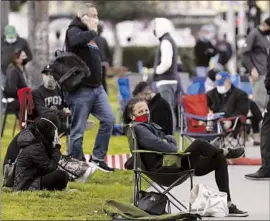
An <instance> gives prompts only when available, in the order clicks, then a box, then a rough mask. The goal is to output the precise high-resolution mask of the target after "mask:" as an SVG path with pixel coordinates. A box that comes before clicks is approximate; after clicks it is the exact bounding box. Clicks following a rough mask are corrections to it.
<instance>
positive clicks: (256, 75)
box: [251, 68, 259, 82]
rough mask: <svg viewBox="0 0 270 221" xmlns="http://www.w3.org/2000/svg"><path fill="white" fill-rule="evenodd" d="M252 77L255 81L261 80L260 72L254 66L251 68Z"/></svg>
mask: <svg viewBox="0 0 270 221" xmlns="http://www.w3.org/2000/svg"><path fill="white" fill-rule="evenodd" d="M251 78H252V81H253V82H255V81H258V80H259V73H258V71H257V69H256V68H252V70H251Z"/></svg>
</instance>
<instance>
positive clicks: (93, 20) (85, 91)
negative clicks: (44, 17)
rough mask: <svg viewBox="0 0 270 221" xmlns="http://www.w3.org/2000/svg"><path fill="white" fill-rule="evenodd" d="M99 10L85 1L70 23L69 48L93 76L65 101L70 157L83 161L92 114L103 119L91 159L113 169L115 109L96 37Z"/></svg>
mask: <svg viewBox="0 0 270 221" xmlns="http://www.w3.org/2000/svg"><path fill="white" fill-rule="evenodd" d="M97 25H98V13H97V9H96V8H95V6H94V5H93V4H90V3H83V4H82V5H81V6H80V8H79V10H78V12H77V16H76V18H75V19H74V20H73V21H72V22H71V23H70V25H69V27H68V30H67V32H66V33H67V35H66V48H67V51H70V52H73V53H75V54H76V55H77V56H79V57H80V58H81V59H82V60H83V61H84V62H85V63H86V64H87V66H88V67H89V69H90V71H91V76H90V77H89V78H87V79H85V80H84V81H83V83H82V85H81V87H80V88H79V89H78V90H77V91H75V92H72V93H67V96H66V102H67V104H68V106H69V107H70V110H71V131H70V145H71V156H72V157H74V158H76V159H79V160H83V155H84V154H83V149H82V144H83V134H84V131H85V125H86V121H87V119H88V117H89V115H90V113H91V114H92V115H93V116H95V117H96V118H97V119H98V120H99V121H100V128H99V131H98V134H97V137H96V141H95V146H94V149H93V154H92V157H91V159H90V160H91V161H92V162H93V163H94V164H96V166H97V167H99V168H100V169H101V170H103V171H105V172H110V171H113V169H112V168H109V167H108V166H107V165H106V163H105V162H104V158H105V156H106V153H107V150H108V145H109V141H110V136H111V133H112V129H113V124H114V116H113V111H112V108H111V106H110V104H109V99H108V96H107V94H106V92H105V90H104V88H103V86H102V66H101V56H100V51H99V48H98V46H97V45H96V43H95V42H94V38H95V37H96V36H97Z"/></svg>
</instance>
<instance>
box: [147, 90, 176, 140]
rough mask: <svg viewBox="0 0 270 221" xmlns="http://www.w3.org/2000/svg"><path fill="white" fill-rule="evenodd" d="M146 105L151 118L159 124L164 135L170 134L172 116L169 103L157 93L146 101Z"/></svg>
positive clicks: (171, 130) (171, 131)
mask: <svg viewBox="0 0 270 221" xmlns="http://www.w3.org/2000/svg"><path fill="white" fill-rule="evenodd" d="M148 107H149V110H150V117H151V120H152V121H153V122H154V123H156V124H157V125H159V126H160V127H161V128H162V129H163V131H164V133H165V134H166V135H172V134H173V125H172V121H173V120H172V119H173V116H172V111H171V107H170V105H169V103H168V102H167V101H166V100H165V99H164V98H163V97H161V95H160V93H158V94H156V96H155V97H153V98H152V99H151V100H150V101H149V102H148Z"/></svg>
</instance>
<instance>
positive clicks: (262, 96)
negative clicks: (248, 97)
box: [253, 75, 267, 112]
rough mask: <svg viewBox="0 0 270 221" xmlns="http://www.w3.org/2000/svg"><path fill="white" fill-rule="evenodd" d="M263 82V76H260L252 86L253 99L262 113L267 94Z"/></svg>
mask: <svg viewBox="0 0 270 221" xmlns="http://www.w3.org/2000/svg"><path fill="white" fill-rule="evenodd" d="M264 80H265V76H264V75H261V76H260V77H259V80H258V81H256V82H255V83H254V84H253V98H254V101H255V103H256V104H257V105H258V106H259V108H260V110H261V111H262V112H263V111H264V109H265V107H266V102H267V92H266V89H265V86H264Z"/></svg>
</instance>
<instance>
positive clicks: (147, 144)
mask: <svg viewBox="0 0 270 221" xmlns="http://www.w3.org/2000/svg"><path fill="white" fill-rule="evenodd" d="M149 119H150V117H149V108H148V106H147V102H146V101H145V100H143V99H139V98H134V99H131V100H130V101H129V103H128V104H127V106H126V108H125V110H124V113H123V121H124V124H130V123H133V122H139V123H138V124H137V125H135V127H134V130H135V133H136V137H137V142H138V148H139V149H143V150H151V151H158V152H168V153H176V152H177V151H178V150H177V145H176V140H175V138H174V137H173V136H171V135H164V133H163V132H162V130H161V128H160V127H159V126H158V125H156V124H155V123H152V122H150V121H149ZM185 152H189V153H190V155H189V156H190V163H191V168H192V169H194V170H195V175H196V176H204V175H206V174H208V173H210V172H212V171H215V179H216V184H217V186H218V188H219V190H220V191H222V192H226V193H227V196H228V198H227V199H228V208H229V216H237V217H238V216H241V217H245V216H248V213H247V212H243V211H241V210H239V209H238V208H237V207H236V206H235V205H234V204H232V202H231V196H230V188H229V175H228V166H227V161H226V158H238V157H240V156H242V155H243V154H244V149H243V148H237V149H218V148H216V147H214V146H212V145H211V144H209V143H207V142H205V141H202V140H195V141H194V142H193V143H191V144H190V146H189V147H188V148H187V149H186V150H185ZM141 159H142V161H143V163H144V165H145V167H146V170H147V171H156V172H162V170H163V168H162V161H163V157H162V156H161V155H158V154H141ZM131 165H132V164H131ZM164 169H165V170H166V172H168V173H170V172H171V173H173V172H177V171H176V170H181V171H183V169H184V170H185V169H186V170H188V169H189V164H188V159H187V157H186V156H183V158H182V160H181V168H175V167H172V168H164ZM169 169H171V171H169Z"/></svg>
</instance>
